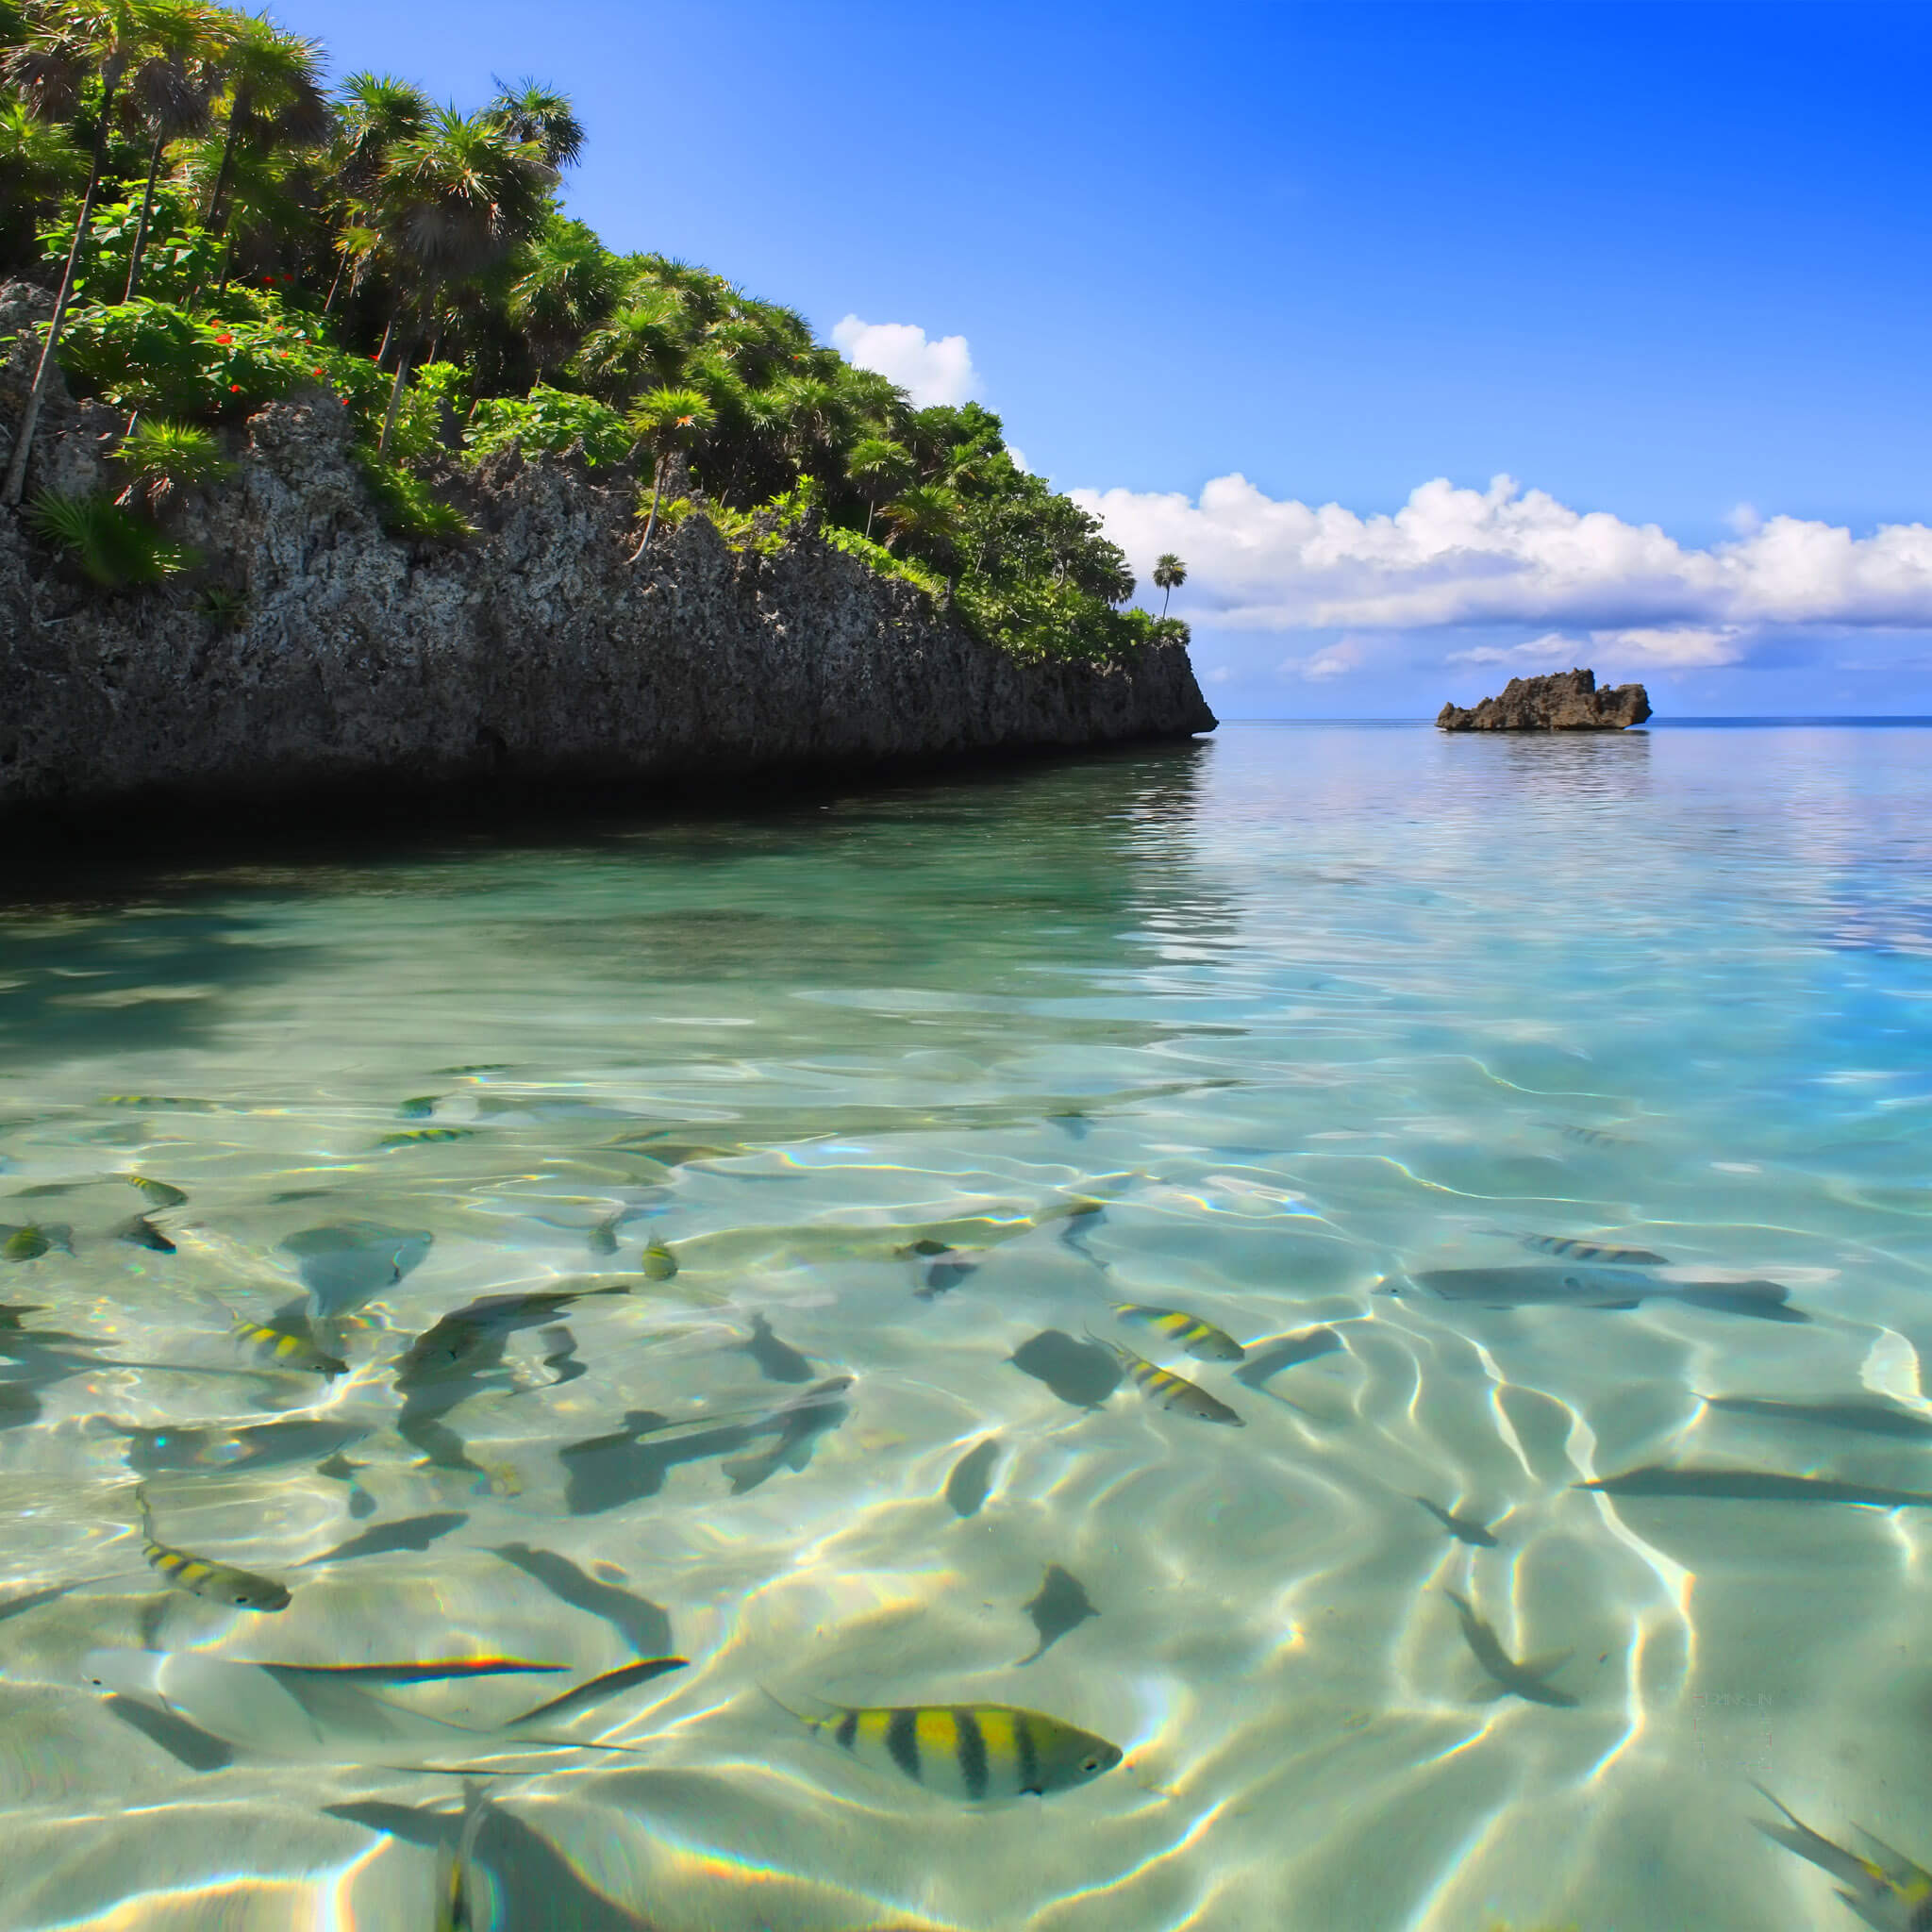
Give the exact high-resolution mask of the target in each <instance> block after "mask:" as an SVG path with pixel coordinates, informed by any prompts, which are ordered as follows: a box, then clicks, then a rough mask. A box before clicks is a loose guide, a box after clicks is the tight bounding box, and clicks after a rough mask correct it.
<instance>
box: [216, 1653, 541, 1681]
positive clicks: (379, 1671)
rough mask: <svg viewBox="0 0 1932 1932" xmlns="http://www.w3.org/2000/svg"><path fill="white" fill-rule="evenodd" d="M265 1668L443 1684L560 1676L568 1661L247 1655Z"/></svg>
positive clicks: (352, 1678) (346, 1678) (353, 1678)
mask: <svg viewBox="0 0 1932 1932" xmlns="http://www.w3.org/2000/svg"><path fill="white" fill-rule="evenodd" d="M249 1661H250V1662H251V1663H259V1664H260V1666H261V1668H262V1669H263V1670H265V1671H285V1672H289V1673H291V1674H304V1675H308V1676H323V1677H334V1678H337V1679H338V1680H340V1681H341V1682H343V1683H356V1684H445V1683H450V1682H454V1681H466V1680H468V1679H469V1678H472V1677H508V1676H517V1677H529V1676H546V1675H547V1676H561V1675H562V1674H564V1673H565V1672H566V1671H568V1670H569V1669H570V1665H568V1664H546V1663H533V1662H531V1661H530V1660H529V1659H528V1658H527V1657H423V1658H411V1659H410V1660H409V1661H408V1662H407V1663H370V1664H289V1663H278V1662H275V1661H274V1660H273V1659H271V1658H268V1657H251V1658H250V1659H249Z"/></svg>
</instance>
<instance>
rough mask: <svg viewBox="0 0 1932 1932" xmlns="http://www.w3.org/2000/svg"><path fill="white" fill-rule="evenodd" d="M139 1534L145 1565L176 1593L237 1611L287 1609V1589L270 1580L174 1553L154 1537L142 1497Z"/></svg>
mask: <svg viewBox="0 0 1932 1932" xmlns="http://www.w3.org/2000/svg"><path fill="white" fill-rule="evenodd" d="M139 1500H140V1503H141V1533H142V1536H143V1537H144V1538H146V1540H147V1541H146V1545H145V1547H144V1548H143V1549H142V1556H143V1557H146V1558H147V1560H148V1562H149V1563H150V1564H151V1565H152V1566H153V1567H154V1569H155V1570H157V1571H158V1572H159V1574H161V1576H162V1577H163V1578H165V1579H166V1580H167V1581H168V1582H169V1583H172V1584H173V1585H174V1586H175V1589H176V1590H185V1591H187V1592H188V1593H189V1595H190V1596H200V1597H206V1598H208V1601H209V1602H210V1603H217V1604H228V1605H230V1606H232V1607H234V1608H235V1609H238V1610H286V1609H287V1608H288V1607H289V1603H290V1596H289V1592H288V1590H287V1588H286V1587H285V1586H284V1585H282V1584H279V1583H276V1582H275V1580H274V1579H273V1578H272V1577H267V1576H258V1575H256V1574H254V1572H253V1571H250V1570H238V1569H236V1568H235V1566H234V1565H233V1564H232V1563H216V1562H213V1561H211V1560H210V1559H209V1558H208V1557H197V1556H194V1555H192V1554H191V1553H190V1552H189V1551H187V1550H177V1549H175V1548H173V1547H172V1546H171V1545H170V1544H167V1543H164V1542H161V1541H158V1539H157V1538H156V1536H155V1519H154V1513H153V1511H151V1510H150V1509H149V1507H148V1504H147V1497H146V1496H145V1495H144V1494H142V1495H141V1496H140V1498H139Z"/></svg>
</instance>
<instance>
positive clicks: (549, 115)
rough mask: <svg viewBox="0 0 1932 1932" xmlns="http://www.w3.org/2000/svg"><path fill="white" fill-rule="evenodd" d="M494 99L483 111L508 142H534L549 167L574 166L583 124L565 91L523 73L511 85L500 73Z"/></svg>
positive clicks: (581, 146) (581, 143)
mask: <svg viewBox="0 0 1932 1932" xmlns="http://www.w3.org/2000/svg"><path fill="white" fill-rule="evenodd" d="M490 77H491V80H493V81H495V82H496V98H495V99H494V100H493V101H491V103H490V105H489V107H487V108H485V109H484V110H483V111H484V113H485V114H487V115H488V116H489V117H490V119H491V121H493V122H494V123H495V124H496V125H497V126H499V127H500V128H502V129H503V131H504V132H505V133H506V134H508V136H509V137H510V139H511V140H512V141H534V142H536V143H537V145H538V146H539V147H541V149H542V150H543V162H544V165H545V166H546V167H550V168H574V167H575V166H576V164H577V160H578V158H579V157H580V156H581V155H582V154H583V151H584V124H583V123H582V122H581V121H579V120H578V119H577V117H576V110H575V108H573V107H572V106H571V99H570V96H569V95H568V94H560V93H558V92H557V90H556V89H555V88H554V87H546V86H545V85H544V84H543V83H542V82H541V81H536V80H531V79H529V78H528V77H527V76H525V78H524V79H522V80H520V81H518V82H517V84H516V86H515V87H511V86H510V85H509V84H508V82H507V81H505V80H504V79H503V78H502V77H501V76H500V75H494V74H492V75H491V76H490Z"/></svg>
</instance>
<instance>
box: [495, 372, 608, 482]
mask: <svg viewBox="0 0 1932 1932" xmlns="http://www.w3.org/2000/svg"><path fill="white" fill-rule="evenodd" d="M578 437H582V438H583V440H584V458H585V460H586V461H587V462H591V463H621V462H622V461H623V460H624V459H625V457H627V456H628V455H629V454H630V453H631V451H632V449H633V448H634V447H635V446H636V444H637V437H636V436H635V435H634V434H633V433H632V431H631V430H630V429H629V428H628V427H627V426H626V425H625V420H624V418H623V417H622V416H621V415H620V414H619V413H618V412H617V411H616V410H615V409H613V408H610V406H609V405H608V403H600V402H598V401H597V399H596V398H595V397H594V396H586V395H576V394H574V393H573V392H572V391H569V390H561V389H552V388H551V387H550V386H549V385H548V384H547V383H539V384H538V385H537V387H536V388H535V389H533V390H532V391H530V393H529V394H528V395H527V396H489V397H486V398H485V399H484V400H483V401H482V402H479V403H478V404H477V405H476V407H475V409H474V410H473V411H472V412H471V415H470V426H469V429H468V430H467V432H466V433H465V435H464V437H463V444H464V447H465V448H467V449H468V450H469V452H470V453H471V455H472V456H475V457H487V456H489V455H491V453H492V452H494V451H496V450H500V449H505V448H508V445H509V444H511V443H513V442H514V443H520V444H522V446H523V447H524V448H525V449H526V450H564V449H568V448H569V447H570V446H571V444H572V443H573V442H575V441H576V440H577V438H578Z"/></svg>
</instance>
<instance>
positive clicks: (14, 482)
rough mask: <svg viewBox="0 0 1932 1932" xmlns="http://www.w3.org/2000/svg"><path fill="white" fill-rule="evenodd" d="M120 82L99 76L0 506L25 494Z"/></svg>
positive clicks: (116, 73)
mask: <svg viewBox="0 0 1932 1932" xmlns="http://www.w3.org/2000/svg"><path fill="white" fill-rule="evenodd" d="M120 81H121V75H120V73H119V71H118V69H117V70H116V71H114V72H112V73H106V74H103V75H102V76H101V83H102V84H101V125H100V129H99V131H98V132H97V133H96V134H95V136H94V164H93V167H92V170H91V172H90V173H89V175H88V177H87V192H86V193H85V194H83V195H82V196H81V198H80V213H79V214H78V215H77V216H76V217H75V223H74V246H73V247H71V248H70V249H69V250H68V251H67V267H66V268H65V270H64V271H63V272H62V274H61V276H60V292H59V294H58V295H57V296H56V297H55V298H54V319H53V320H52V321H51V322H50V323H48V325H47V340H46V341H45V342H44V343H43V344H42V348H41V361H40V366H39V368H37V369H36V370H35V371H34V386H33V388H32V390H31V391H28V393H27V399H26V408H25V409H23V410H22V411H21V412H20V427H19V428H18V429H17V430H16V431H15V432H14V437H13V457H12V460H11V461H10V462H8V465H7V481H6V482H5V483H4V484H0V503H6V504H17V503H19V501H20V499H21V497H22V496H23V495H24V494H25V491H26V459H27V452H28V451H29V450H31V449H32V448H33V442H34V425H36V424H37V423H38V422H39V421H40V420H41V405H42V403H43V402H44V401H45V400H46V395H47V385H48V384H49V383H50V382H52V381H53V379H54V349H55V346H56V344H57V343H58V341H59V340H60V325H61V324H62V323H63V322H65V321H66V320H67V307H68V304H69V303H71V302H72V301H73V300H74V272H75V268H76V267H77V266H78V265H79V261H80V244H81V243H82V242H84V241H85V240H86V239H87V231H88V228H89V226H90V225H91V224H92V221H93V213H94V199H95V197H96V196H97V195H98V194H99V193H100V192H101V175H102V173H103V171H104V170H105V169H106V167H107V164H108V115H109V114H110V113H111V111H112V109H113V106H114V92H115V90H116V88H118V87H119V85H120Z"/></svg>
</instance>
